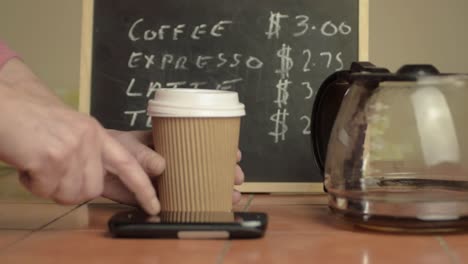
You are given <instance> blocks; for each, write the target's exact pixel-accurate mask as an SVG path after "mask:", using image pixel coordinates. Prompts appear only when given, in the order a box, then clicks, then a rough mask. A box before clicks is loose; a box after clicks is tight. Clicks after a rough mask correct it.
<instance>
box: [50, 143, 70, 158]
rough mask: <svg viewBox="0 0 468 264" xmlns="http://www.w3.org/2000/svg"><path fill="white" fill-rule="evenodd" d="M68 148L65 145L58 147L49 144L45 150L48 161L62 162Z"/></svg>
mask: <svg viewBox="0 0 468 264" xmlns="http://www.w3.org/2000/svg"><path fill="white" fill-rule="evenodd" d="M67 152H68V150H67V148H66V147H65V146H62V147H56V146H52V145H49V147H48V148H47V149H46V150H45V157H46V159H47V160H48V161H52V162H61V161H63V160H64V159H65V157H66V156H67Z"/></svg>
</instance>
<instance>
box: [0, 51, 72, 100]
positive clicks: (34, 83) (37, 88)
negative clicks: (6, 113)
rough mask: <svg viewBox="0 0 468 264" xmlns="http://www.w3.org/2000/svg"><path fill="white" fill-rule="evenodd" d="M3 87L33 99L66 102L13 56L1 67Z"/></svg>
mask: <svg viewBox="0 0 468 264" xmlns="http://www.w3.org/2000/svg"><path fill="white" fill-rule="evenodd" d="M0 82H1V83H2V84H3V85H2V86H1V87H2V89H13V90H15V92H17V93H20V94H22V95H24V96H29V97H30V98H31V99H34V98H36V99H39V100H41V101H43V102H45V103H52V104H56V105H63V106H65V104H64V103H63V102H62V101H61V100H60V98H59V97H58V96H57V95H55V94H54V93H53V92H52V91H51V90H50V89H48V88H47V87H46V86H45V85H44V83H43V82H42V81H41V80H40V79H39V78H38V77H37V76H36V75H35V74H34V73H33V72H32V71H31V70H30V69H29V68H28V67H27V66H26V65H25V64H24V63H23V62H22V61H21V60H19V59H17V58H12V59H10V60H8V61H7V62H6V63H4V64H3V66H2V67H1V68H0Z"/></svg>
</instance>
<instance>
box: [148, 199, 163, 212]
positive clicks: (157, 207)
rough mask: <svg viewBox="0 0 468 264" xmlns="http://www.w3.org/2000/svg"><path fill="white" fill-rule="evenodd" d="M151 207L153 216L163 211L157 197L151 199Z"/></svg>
mask: <svg viewBox="0 0 468 264" xmlns="http://www.w3.org/2000/svg"><path fill="white" fill-rule="evenodd" d="M150 206H151V212H149V213H150V214H152V215H157V214H158V213H159V210H161V205H160V204H159V201H158V198H156V197H154V198H153V199H151V202H150Z"/></svg>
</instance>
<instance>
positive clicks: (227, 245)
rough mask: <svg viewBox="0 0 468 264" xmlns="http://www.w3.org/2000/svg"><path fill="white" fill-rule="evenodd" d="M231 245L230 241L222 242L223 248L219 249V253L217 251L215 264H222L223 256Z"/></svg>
mask: <svg viewBox="0 0 468 264" xmlns="http://www.w3.org/2000/svg"><path fill="white" fill-rule="evenodd" d="M231 247H232V241H230V240H228V241H226V243H225V244H224V247H223V249H222V250H221V253H219V255H218V258H217V259H216V264H222V263H223V262H224V258H225V257H226V255H227V254H228V253H229V250H230V249H231Z"/></svg>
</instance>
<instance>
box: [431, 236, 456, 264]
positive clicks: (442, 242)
mask: <svg viewBox="0 0 468 264" xmlns="http://www.w3.org/2000/svg"><path fill="white" fill-rule="evenodd" d="M435 238H436V240H437V242H439V245H440V246H441V247H442V248H443V249H444V251H445V253H446V254H447V255H448V256H449V258H450V262H451V263H453V264H459V263H461V262H460V260H459V259H458V257H457V256H456V255H455V254H454V252H453V251H452V250H451V249H450V247H449V245H448V244H447V241H445V239H444V238H443V237H441V236H436V237H435Z"/></svg>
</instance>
